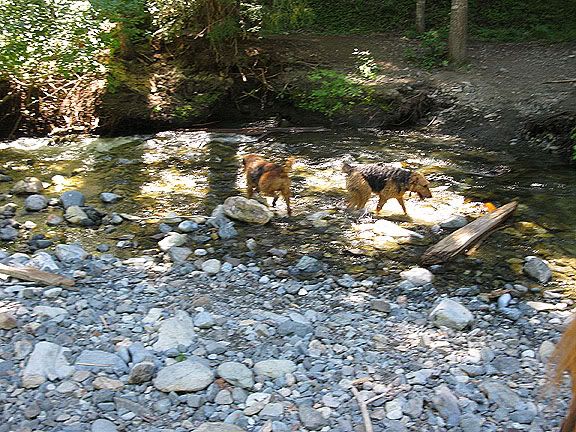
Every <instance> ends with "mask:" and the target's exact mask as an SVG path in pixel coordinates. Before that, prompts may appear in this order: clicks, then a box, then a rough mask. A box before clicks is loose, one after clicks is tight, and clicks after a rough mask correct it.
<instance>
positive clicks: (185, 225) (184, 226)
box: [178, 220, 198, 233]
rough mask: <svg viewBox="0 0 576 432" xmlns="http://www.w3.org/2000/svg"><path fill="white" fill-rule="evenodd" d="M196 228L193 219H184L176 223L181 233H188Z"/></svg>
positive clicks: (196, 225)
mask: <svg viewBox="0 0 576 432" xmlns="http://www.w3.org/2000/svg"><path fill="white" fill-rule="evenodd" d="M197 229H198V224H197V223H196V222H194V221H190V220H185V221H182V222H180V223H179V224H178V231H180V232H181V233H190V232H192V231H196V230H197Z"/></svg>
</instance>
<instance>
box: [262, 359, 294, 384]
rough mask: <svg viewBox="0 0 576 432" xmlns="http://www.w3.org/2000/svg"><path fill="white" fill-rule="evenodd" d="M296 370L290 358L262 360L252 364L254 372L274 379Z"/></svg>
mask: <svg viewBox="0 0 576 432" xmlns="http://www.w3.org/2000/svg"><path fill="white" fill-rule="evenodd" d="M295 370H296V365H295V364H294V362H293V361H291V360H263V361H260V362H258V363H256V364H255V365H254V373H255V374H256V375H262V376H265V377H268V378H272V379H276V378H280V377H283V376H284V375H286V374H287V373H292V372H294V371H295Z"/></svg>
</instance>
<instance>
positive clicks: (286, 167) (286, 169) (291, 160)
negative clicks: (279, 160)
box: [284, 156, 296, 174]
mask: <svg viewBox="0 0 576 432" xmlns="http://www.w3.org/2000/svg"><path fill="white" fill-rule="evenodd" d="M295 161H296V158H295V157H294V156H290V157H289V158H288V159H286V162H284V172H285V173H286V174H288V173H289V172H290V170H291V169H292V165H294V162H295Z"/></svg>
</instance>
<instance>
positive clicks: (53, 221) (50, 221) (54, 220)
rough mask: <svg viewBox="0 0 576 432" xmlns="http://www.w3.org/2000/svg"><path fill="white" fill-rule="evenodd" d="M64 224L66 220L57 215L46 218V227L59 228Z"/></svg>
mask: <svg viewBox="0 0 576 432" xmlns="http://www.w3.org/2000/svg"><path fill="white" fill-rule="evenodd" d="M62 222H64V218H63V217H61V216H58V215H55V214H51V215H48V216H47V217H46V225H48V226H57V225H60V224H61V223H62Z"/></svg>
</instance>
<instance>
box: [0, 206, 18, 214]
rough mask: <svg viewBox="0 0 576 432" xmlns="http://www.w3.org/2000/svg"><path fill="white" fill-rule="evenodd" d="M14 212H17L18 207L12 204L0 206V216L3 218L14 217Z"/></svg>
mask: <svg viewBox="0 0 576 432" xmlns="http://www.w3.org/2000/svg"><path fill="white" fill-rule="evenodd" d="M16 210H18V206H17V205H16V204H14V203H8V204H5V205H3V206H0V216H4V217H5V218H11V217H14V216H15V215H16Z"/></svg>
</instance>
